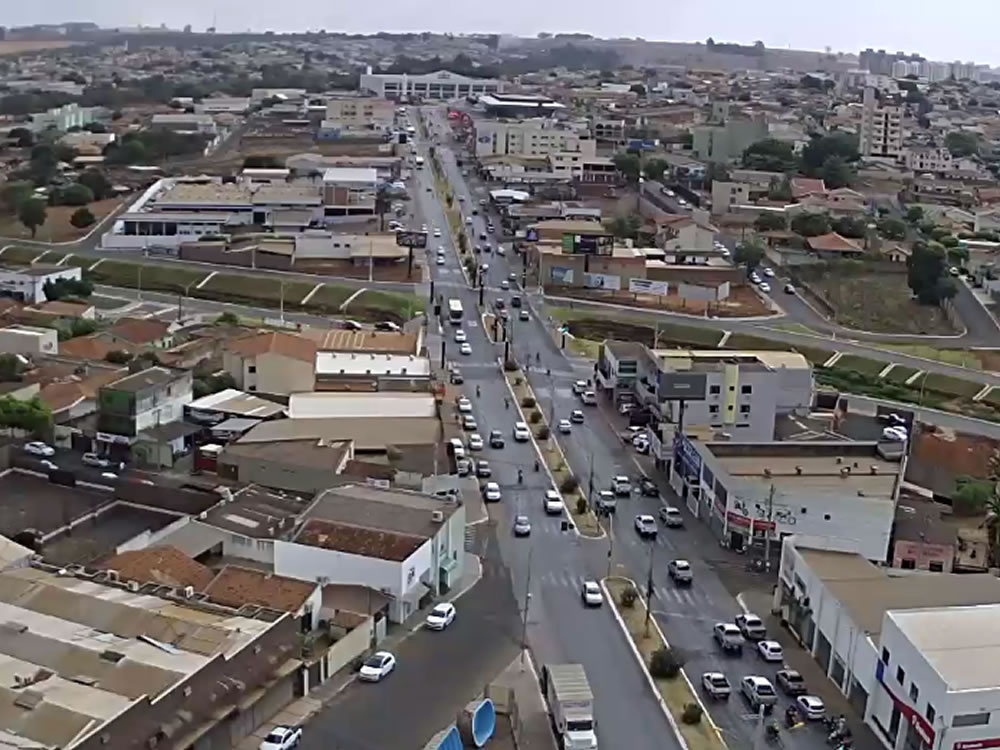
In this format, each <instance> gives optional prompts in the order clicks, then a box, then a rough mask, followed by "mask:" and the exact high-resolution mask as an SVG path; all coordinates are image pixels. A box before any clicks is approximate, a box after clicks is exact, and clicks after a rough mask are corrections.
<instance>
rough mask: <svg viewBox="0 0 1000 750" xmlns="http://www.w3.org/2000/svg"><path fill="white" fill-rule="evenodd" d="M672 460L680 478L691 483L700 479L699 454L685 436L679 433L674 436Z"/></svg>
mask: <svg viewBox="0 0 1000 750" xmlns="http://www.w3.org/2000/svg"><path fill="white" fill-rule="evenodd" d="M674 458H675V460H676V462H677V463H676V465H677V466H678V468H679V469H680V472H679V473H680V474H681V476H683V477H685V478H687V479H688V480H690V481H692V482H697V481H699V480H700V479H701V454H700V453H698V449H697V448H695V447H694V445H692V443H691V441H690V439H688V436H687V435H683V434H681V433H677V434H675V435H674Z"/></svg>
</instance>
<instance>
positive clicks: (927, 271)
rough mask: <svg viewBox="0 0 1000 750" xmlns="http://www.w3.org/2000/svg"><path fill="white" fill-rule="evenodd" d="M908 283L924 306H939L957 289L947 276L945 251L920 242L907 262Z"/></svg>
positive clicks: (914, 244) (916, 244) (915, 244)
mask: <svg viewBox="0 0 1000 750" xmlns="http://www.w3.org/2000/svg"><path fill="white" fill-rule="evenodd" d="M906 282H907V284H909V287H910V289H911V290H912V291H913V294H914V295H916V297H917V301H918V302H919V303H920V304H922V305H939V304H940V303H941V302H942V301H943V300H946V299H950V298H951V297H954V296H955V294H956V292H957V289H955V284H954V282H952V280H951V279H950V278H948V276H947V269H946V261H945V254H944V249H943V248H942V247H940V246H935V245H932V244H931V243H928V242H924V241H923V240H920V241H918V242H914V243H913V250H912V252H911V253H910V257H909V258H908V259H907V261H906Z"/></svg>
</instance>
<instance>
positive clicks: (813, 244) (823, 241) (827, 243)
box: [806, 232, 864, 253]
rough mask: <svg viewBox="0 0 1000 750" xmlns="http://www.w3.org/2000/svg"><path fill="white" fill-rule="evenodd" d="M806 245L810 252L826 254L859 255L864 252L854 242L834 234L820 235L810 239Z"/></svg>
mask: <svg viewBox="0 0 1000 750" xmlns="http://www.w3.org/2000/svg"><path fill="white" fill-rule="evenodd" d="M806 244H808V245H809V248H810V249H811V250H819V251H822V252H827V253H860V252H864V248H863V247H861V245H859V244H858V243H856V242H854V240H849V239H847V238H846V237H842V236H841V235H839V234H837V233H836V232H829V233H827V234H821V235H819V236H818V237H810V238H809V239H808V240H806Z"/></svg>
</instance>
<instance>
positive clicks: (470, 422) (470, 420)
mask: <svg viewBox="0 0 1000 750" xmlns="http://www.w3.org/2000/svg"><path fill="white" fill-rule="evenodd" d="M462 429H463V430H465V431H466V432H475V431H476V430H478V429H479V425H477V424H476V418H475V417H474V416H472V415H471V414H463V415H462Z"/></svg>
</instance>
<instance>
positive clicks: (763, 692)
mask: <svg viewBox="0 0 1000 750" xmlns="http://www.w3.org/2000/svg"><path fill="white" fill-rule="evenodd" d="M740 692H742V693H743V696H744V697H745V698H746V699H747V702H748V703H749V704H750V705H751V706H752V707H753V708H754V710H757V709H759V708H760V707H761V706H763V707H764V710H765V711H770V710H771V709H773V708H774V704H775V703H777V702H778V694H777V693H775V692H774V686H773V685H772V684H771V682H770V680H768V679H767V678H766V677H761V676H760V675H755V674H748V675H747V676H746V677H744V678H743V679H742V680H740Z"/></svg>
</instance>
